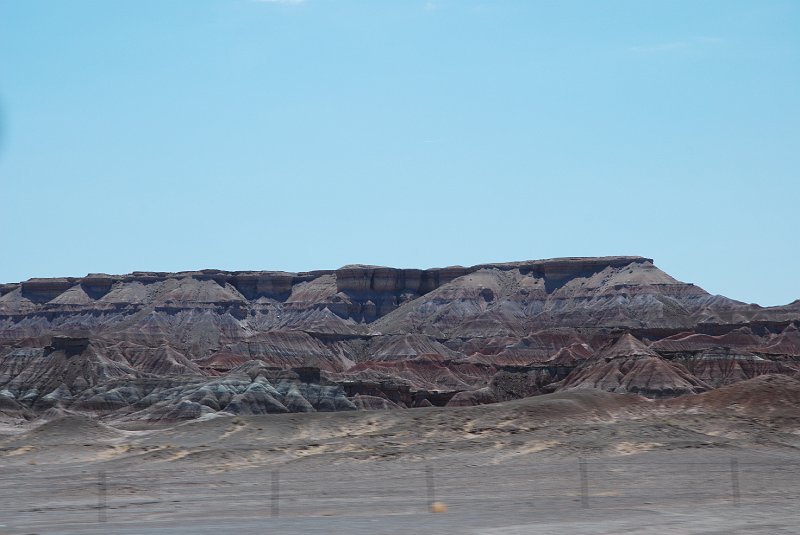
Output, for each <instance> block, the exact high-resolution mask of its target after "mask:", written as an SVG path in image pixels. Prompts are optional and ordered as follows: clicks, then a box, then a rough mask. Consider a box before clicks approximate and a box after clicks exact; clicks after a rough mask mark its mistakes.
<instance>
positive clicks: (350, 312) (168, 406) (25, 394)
mask: <svg viewBox="0 0 800 535" xmlns="http://www.w3.org/2000/svg"><path fill="white" fill-rule="evenodd" d="M634 339H635V340H634ZM612 348H616V349H612ZM622 349H624V351H622V353H625V351H628V352H629V353H628V354H616V353H615V354H614V355H613V356H611V357H610V356H609V355H610V352H617V353H619V351H620V350H622ZM798 360H800V301H795V302H794V303H791V304H789V305H786V306H782V307H759V306H757V305H750V304H744V303H740V302H737V301H734V300H731V299H728V298H725V297H722V296H714V295H710V294H708V293H707V292H705V291H704V290H702V289H701V288H699V287H697V286H695V285H692V284H687V283H683V282H680V281H677V280H675V279H674V278H672V277H670V276H669V275H667V274H666V273H664V272H662V271H661V270H659V269H658V268H656V267H655V266H654V265H653V262H652V260H650V259H647V258H642V257H628V256H625V257H623V256H618V257H603V258H564V259H554V260H535V261H526V262H512V263H504V264H482V265H477V266H472V267H460V266H455V267H447V268H436V269H424V270H421V269H394V268H387V267H378V266H363V265H354V266H345V267H343V268H340V269H338V270H324V271H311V272H305V273H283V272H228V271H220V270H200V271H191V272H180V273H163V272H134V273H131V274H128V275H106V274H90V275H87V276H86V277H75V278H73V277H63V278H57V279H31V280H28V281H24V282H21V283H10V284H3V285H0V412H3V413H4V414H5V415H6V417H7V418H31V417H35V416H36V415H37V414H41V413H42V412H43V411H46V410H50V409H53V408H58V409H63V410H79V411H84V412H89V413H96V414H101V415H103V417H107V418H130V419H136V418H153V419H166V420H170V419H179V418H190V417H204V416H205V415H207V414H211V413H215V412H223V413H234V412H247V411H250V412H270V411H272V412H275V411H277V412H282V411H283V410H284V409H285V410H287V411H302V410H309V407H310V410H343V409H349V410H352V409H354V408H358V409H365V410H370V409H387V408H411V407H418V406H427V405H446V404H450V405H455V404H461V405H464V404H475V403H486V402H492V401H502V400H507V399H513V398H516V397H524V396H530V395H537V394H539V393H543V392H550V391H554V390H557V389H575V388H586V387H591V388H601V389H606V390H611V391H618V392H621V391H625V392H638V393H640V394H643V395H647V396H650V397H668V396H675V395H679V394H685V393H694V392H700V391H704V390H708V389H711V388H716V387H718V386H722V385H726V384H730V383H732V382H736V381H740V380H743V379H749V378H752V377H757V376H759V375H762V374H766V373H773V374H774V373H779V374H784V375H794V374H797V373H798V370H799V369H800V368H798V364H797V361H798ZM254 363H255V364H254ZM255 365H257V366H261V367H262V368H263V369H262V371H261V372H259V374H260V376H261V377H262V379H258V381H256V379H257V378H258V377H250V378H249V382H248V380H246V379H244V378H243V377H242V375H241V370H242V367H248V366H250V367H252V366H255ZM248 369H249V368H248ZM260 369H261V368H260ZM264 370H270V371H269V373H267V372H266V371H264ZM292 370H294V371H292ZM298 370H300V371H302V370H305V371H304V372H302V373H300V372H299V371H298ZM309 370H318V372H310V371H309ZM281 373H288V374H290V375H291V374H292V373H294V374H295V375H297V374H298V373H300V375H297V377H294V378H292V379H289V378H287V377H283V378H281V377H279V376H278V375H279V374H281ZM232 374H233V375H232ZM270 374H272V375H270ZM275 374H278V375H275ZM317 374H318V377H317ZM301 375H302V376H301ZM233 376H236V377H238V378H237V379H235V381H238V382H236V384H235V385H233V383H225V384H226V385H227V386H226V387H225V388H228V387H230V388H231V389H232V390H231V391H230V392H229V393H230V394H231V395H230V396H228V395H227V394H225V395H224V396H223V398H222V399H216V400H214V399H212V397H199V398H198V396H200V394H199V393H197V392H206V390H203V389H204V388H206V387H207V388H206V389H208V388H212V387H213V388H218V387H219V384H218V382H219V381H223V382H224V381H234V379H231V377H233ZM235 381H234V382H235ZM289 383H291V384H292V385H295V386H293V387H291V388H288V387H284V386H281V385H287V384H289ZM142 385H149V386H142ZM232 385H233V386H232ZM258 385H261V386H258ZM302 385H313V386H302ZM262 387H263V388H262ZM219 388H221V387H219ZM248 388H249V390H248ZM282 389H283V390H282ZM273 390H274V391H275V392H277V394H275V392H273ZM265 391H266V392H267V393H268V394H269V396H270V397H269V398H267V397H266V395H265V394H264V392H265ZM148 396H149V397H148ZM203 396H205V394H204V395H203ZM236 396H239V397H238V398H236V399H235V400H234V399H233V398H234V397H236ZM287 396H288V397H287ZM301 398H302V400H304V401H302V400H301ZM143 399H145V400H147V401H146V402H143V401H142V400H143ZM203 399H205V400H206V402H205V403H203V402H202V401H203ZM320 400H322V401H320ZM325 400H329V401H325ZM330 400H335V401H330ZM151 401H152V403H150V402H151ZM143 403H148V405H147V406H144V405H143ZM231 403H233V405H231ZM281 407H283V409H281Z"/></svg>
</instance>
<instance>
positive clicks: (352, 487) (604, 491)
mask: <svg viewBox="0 0 800 535" xmlns="http://www.w3.org/2000/svg"><path fill="white" fill-rule="evenodd" d="M795 414H797V411H796V408H795V407H793V406H786V407H784V408H783V409H781V410H778V411H772V412H771V413H770V414H764V411H763V410H760V411H747V410H743V411H738V412H737V411H730V410H721V409H718V408H715V407H702V406H693V407H688V408H687V407H686V406H679V405H674V406H672V405H665V404H659V403H656V402H648V401H645V400H642V399H641V398H636V397H633V396H618V395H612V394H605V393H600V392H595V391H587V392H574V393H568V394H554V395H548V396H540V397H536V398H528V399H525V400H520V401H515V402H508V403H501V404H495V405H485V406H479V407H465V408H457V409H453V408H451V409H441V408H428V409H413V410H406V411H393V412H357V413H317V414H289V415H274V416H251V417H216V418H213V419H209V420H206V421H195V422H189V423H179V424H169V425H167V424H161V425H158V426H152V425H151V426H146V425H140V426H131V425H127V427H125V428H121V427H119V426H114V425H113V422H112V423H100V422H97V421H93V420H90V419H88V418H85V417H82V416H76V415H68V416H65V417H61V418H56V419H53V420H50V421H48V422H46V423H44V424H41V423H40V424H36V425H34V424H27V425H26V426H6V427H5V428H3V430H2V433H3V434H2V436H1V437H0V476H2V477H0V534H32V533H36V534H93V533H98V534H100V533H115V534H117V533H118V534H156V533H164V534H176V535H177V534H190V533H192V534H204V533H270V532H274V533H348V534H362V533H363V534H367V533H369V534H393V533H406V532H408V531H410V530H413V531H415V532H424V533H475V534H498V535H499V534H508V535H511V534H528V533H536V534H550V533H559V534H563V533H570V534H609V535H610V534H639V533H641V534H644V533H647V534H656V535H658V534H668V533H670V534H671V533H681V534H682V533H697V534H701V533H702V534H712V533H715V534H716V533H718V534H722V533H747V534H755V533H764V534H767V533H769V534H774V533H798V532H800V510H798V508H797V507H796V504H797V502H798V498H800V478H798V475H800V454H798V447H797V446H798V444H800V434H798V433H799V432H798V429H800V424H798V422H799V421H800V420H798V419H797V418H796V417H795ZM434 501H435V502H440V503H442V504H444V505H445V506H446V507H447V512H444V513H431V512H429V510H428V509H429V505H430V503H431V502H434Z"/></svg>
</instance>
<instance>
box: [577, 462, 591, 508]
mask: <svg viewBox="0 0 800 535" xmlns="http://www.w3.org/2000/svg"><path fill="white" fill-rule="evenodd" d="M578 468H579V469H580V473H581V507H583V508H584V509H588V508H589V474H588V472H587V471H586V459H584V458H583V457H581V458H580V460H579V461H578Z"/></svg>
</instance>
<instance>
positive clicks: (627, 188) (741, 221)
mask: <svg viewBox="0 0 800 535" xmlns="http://www.w3.org/2000/svg"><path fill="white" fill-rule="evenodd" d="M0 121H1V122H0V126H1V127H2V132H1V133H0V136H1V137H0V203H1V204H0V228H2V234H1V235H0V236H2V244H1V245H0V281H3V282H10V281H18V280H24V279H27V278H29V277H42V276H66V275H70V276H81V275H84V274H86V273H88V272H106V273H125V272H130V271H133V270H163V271H167V270H170V271H172V270H189V269H199V268H206V267H215V268H221V269H230V270H245V269H277V270H288V271H298V270H308V269H322V268H335V267H339V266H341V265H343V264H347V263H371V264H383V265H391V266H397V267H432V266H442V265H452V264H462V265H470V264H475V263H481V262H501V261H511V260H522V259H531V258H548V257H557V256H595V255H614V254H640V255H644V256H649V257H653V258H655V260H656V265H658V266H659V267H661V268H662V269H664V270H665V271H667V272H668V273H670V274H672V275H673V276H675V277H677V278H679V279H682V280H685V281H687V282H694V283H696V284H698V285H700V286H702V287H704V288H706V289H707V290H709V291H710V292H712V293H721V294H723V295H727V296H728V297H732V298H735V299H740V300H743V301H747V302H758V303H761V304H764V305H775V304H784V303H787V302H790V301H792V300H794V299H797V298H800V272H798V266H800V212H798V205H799V200H800V2H796V1H786V2H771V1H748V2H739V1H735V0H725V1H716V2H715V1H706V2H697V1H696V0H691V1H686V2H676V1H670V2H641V1H638V0H637V1H629V2H623V1H618V2H614V1H609V2H595V1H588V0H587V1H584V2H569V1H564V2H544V1H542V2H537V1H530V0H519V1H510V0H508V1H504V0H495V1H488V0H483V1H473V0H461V1H456V0H432V1H426V0H419V1H417V0H394V1H388V0H386V1H378V0H363V1H347V0H305V1H299V0H294V1H287V0H284V1H255V0H184V1H176V0H159V1H155V0H139V1H109V0H96V1H83V0H70V1H65V0H52V1H39V0H0Z"/></svg>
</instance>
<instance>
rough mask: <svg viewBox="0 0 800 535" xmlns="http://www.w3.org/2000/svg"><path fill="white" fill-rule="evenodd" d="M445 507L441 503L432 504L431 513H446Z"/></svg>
mask: <svg viewBox="0 0 800 535" xmlns="http://www.w3.org/2000/svg"><path fill="white" fill-rule="evenodd" d="M446 512H447V506H446V505H445V504H443V503H442V502H433V503H432V504H431V513H446Z"/></svg>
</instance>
